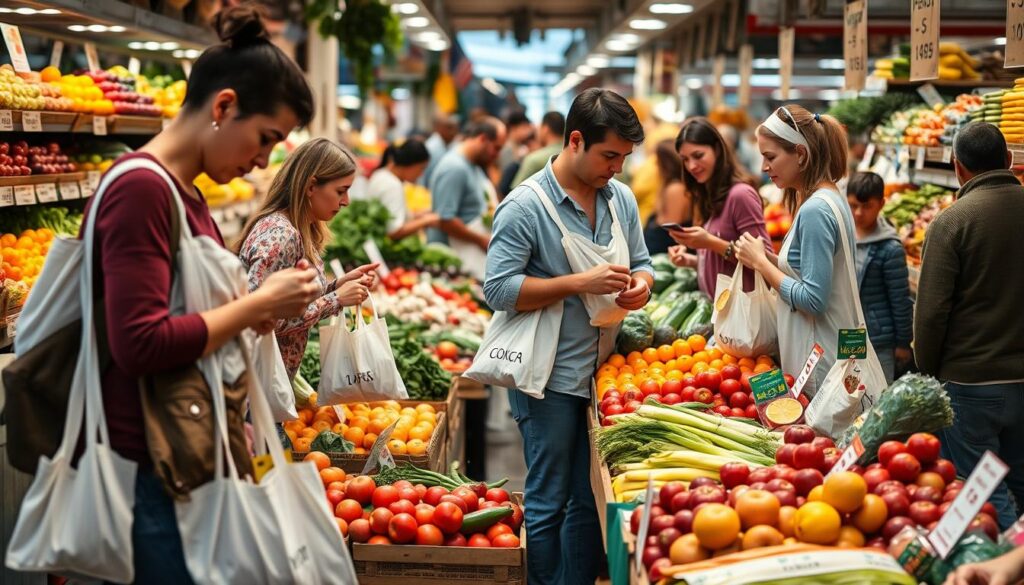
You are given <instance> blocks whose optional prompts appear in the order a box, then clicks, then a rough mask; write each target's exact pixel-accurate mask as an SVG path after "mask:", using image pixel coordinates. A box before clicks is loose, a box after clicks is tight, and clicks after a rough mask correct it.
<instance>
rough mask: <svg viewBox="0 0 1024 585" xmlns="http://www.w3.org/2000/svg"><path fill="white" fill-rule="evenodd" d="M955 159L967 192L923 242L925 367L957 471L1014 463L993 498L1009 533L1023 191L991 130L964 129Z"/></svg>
mask: <svg viewBox="0 0 1024 585" xmlns="http://www.w3.org/2000/svg"><path fill="white" fill-rule="evenodd" d="M953 155H954V158H955V160H954V166H955V168H956V175H957V179H958V180H959V181H960V184H961V188H960V191H959V193H958V194H957V202H956V203H954V204H953V206H952V207H950V208H949V209H947V210H946V211H944V212H943V213H942V214H940V215H939V216H938V217H936V218H935V221H934V222H932V225H931V227H929V228H928V234H927V236H926V238H925V243H924V254H923V260H922V265H921V279H920V282H919V285H918V297H917V307H916V309H915V314H914V340H915V341H914V350H915V355H916V357H917V365H918V367H919V368H920V369H921V371H922V372H924V373H926V374H930V375H932V376H935V377H937V378H939V379H940V380H942V381H943V382H944V383H945V384H946V391H947V392H948V393H949V397H950V401H951V403H952V406H953V413H954V421H953V426H952V427H950V428H948V429H946V430H945V431H944V432H943V433H942V435H943V436H942V443H943V445H942V447H943V451H944V455H946V456H947V457H949V458H950V459H951V460H952V461H953V463H954V464H955V465H956V469H957V472H958V473H959V474H960V475H963V476H966V475H968V474H969V473H970V472H971V470H973V469H974V466H975V465H976V464H977V463H978V460H979V459H980V458H981V456H982V455H983V454H984V453H985V451H992V452H993V453H995V454H997V455H998V456H999V457H1000V458H1001V459H1002V460H1003V461H1005V462H1006V463H1007V464H1008V465H1009V466H1010V474H1009V475H1008V476H1007V477H1006V482H1005V485H1001V486H999V488H998V489H997V491H996V493H995V494H994V495H993V496H992V503H993V504H994V505H995V506H996V508H997V509H998V511H999V518H998V520H999V524H1000V525H1001V526H1002V527H1003V528H1006V527H1007V526H1008V525H1009V524H1011V523H1012V522H1013V521H1014V520H1016V518H1017V517H1018V516H1019V515H1020V513H1021V506H1024V314H1022V308H1021V298H1022V295H1024V233H1022V229H1021V228H1022V220H1024V187H1022V186H1021V184H1020V182H1018V181H1017V179H1016V178H1015V177H1014V175H1013V173H1012V172H1010V171H1009V170H1008V169H1009V167H1010V165H1011V161H1012V157H1011V155H1010V153H1009V152H1008V151H1007V149H1006V140H1005V139H1004V138H1003V135H1002V134H1001V133H1000V131H999V129H998V128H996V127H995V126H993V125H992V124H987V123H982V122H975V123H971V124H968V125H967V126H966V127H965V128H963V129H962V130H960V132H959V133H958V134H957V136H956V140H955V141H954V143H953ZM1007 487H1009V491H1011V492H1012V493H1013V495H1014V498H1015V499H1016V501H1017V510H1014V506H1013V504H1012V503H1011V502H1010V500H1009V498H1008V495H1007Z"/></svg>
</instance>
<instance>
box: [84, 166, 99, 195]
mask: <svg viewBox="0 0 1024 585" xmlns="http://www.w3.org/2000/svg"><path fill="white" fill-rule="evenodd" d="M102 176H103V173H101V172H100V171H89V172H88V173H87V174H86V178H87V179H88V180H89V186H90V187H92V190H93V191H96V189H98V188H99V186H100V177H102Z"/></svg>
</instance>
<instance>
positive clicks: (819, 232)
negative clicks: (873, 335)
mask: <svg viewBox="0 0 1024 585" xmlns="http://www.w3.org/2000/svg"><path fill="white" fill-rule="evenodd" d="M757 144H758V148H759V149H760V151H761V154H762V155H764V166H763V170H764V172H766V173H768V176H769V177H770V178H771V180H772V181H773V182H774V183H775V184H776V186H778V187H779V188H781V189H783V191H784V193H785V202H786V205H787V206H788V207H789V209H790V212H792V213H793V214H794V216H795V217H794V220H793V228H792V229H791V230H790V232H789V234H788V235H787V236H786V239H785V242H784V243H783V245H782V249H781V250H780V253H779V256H775V255H773V254H767V253H766V252H765V249H764V244H763V242H761V241H760V240H758V239H755V238H753V237H752V236H750V234H743V235H742V236H741V237H740V239H739V240H738V241H737V242H736V243H735V250H736V257H737V258H738V259H739V261H740V262H742V263H743V264H744V266H747V267H750V268H753V269H754V270H757V271H758V272H760V273H761V275H763V276H764V278H765V280H766V281H767V282H768V283H769V285H771V287H772V288H774V289H775V290H777V291H778V292H779V312H778V314H779V317H778V319H779V321H778V324H779V351H780V353H781V357H782V367H783V370H784V371H786V372H792V373H794V374H795V373H796V372H798V371H800V370H801V369H802V368H803V365H804V362H806V360H807V357H808V355H810V352H811V348H813V347H814V344H815V343H817V344H819V345H820V346H821V347H822V348H824V350H825V353H824V355H823V356H822V357H821V360H820V362H821V363H819V364H818V365H817V367H816V368H815V370H814V375H813V376H812V377H811V379H810V380H809V381H808V383H807V386H805V387H804V391H805V392H809V393H810V396H813V395H814V393H815V391H816V390H817V388H818V386H819V385H820V383H821V382H822V381H823V380H824V378H825V375H826V374H827V373H828V371H829V369H830V368H831V367H832V364H833V363H835V360H836V354H837V351H838V347H837V346H838V338H839V330H840V329H850V328H855V327H858V322H859V319H858V317H857V312H858V311H857V307H858V299H859V297H858V295H859V293H858V291H857V290H856V283H851V281H850V278H849V272H848V270H847V263H850V262H852V261H853V258H854V256H853V254H854V250H855V249H856V242H855V237H856V236H855V235H856V231H854V224H853V216H852V214H851V213H850V208H849V205H848V204H847V202H846V198H845V197H843V196H842V195H840V193H839V189H838V188H837V187H836V181H839V180H840V179H841V178H842V177H843V176H845V175H846V170H847V169H846V158H847V143H846V130H844V129H843V127H842V126H841V125H840V124H839V122H838V121H837V120H836V119H835V118H833V117H831V116H819V115H818V114H812V113H811V112H808V111H807V110H806V109H804V108H802V107H800V106H795V105H791V106H784V107H781V108H779V109H778V110H776V111H775V112H774V113H773V114H772V115H771V116H769V117H768V119H767V120H765V121H764V123H763V124H761V126H759V127H758V128H757ZM840 222H842V227H843V228H844V229H840ZM851 284H852V285H851Z"/></svg>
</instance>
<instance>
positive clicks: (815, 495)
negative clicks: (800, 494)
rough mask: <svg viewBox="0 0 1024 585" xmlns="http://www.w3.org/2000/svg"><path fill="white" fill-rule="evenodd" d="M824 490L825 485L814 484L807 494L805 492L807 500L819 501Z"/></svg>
mask: <svg viewBox="0 0 1024 585" xmlns="http://www.w3.org/2000/svg"><path fill="white" fill-rule="evenodd" d="M824 491H825V487H824V486H820V485H816V486H814V488H813V489H811V492H810V493H809V494H807V501H808V502H820V501H821V499H822V494H823V493H824Z"/></svg>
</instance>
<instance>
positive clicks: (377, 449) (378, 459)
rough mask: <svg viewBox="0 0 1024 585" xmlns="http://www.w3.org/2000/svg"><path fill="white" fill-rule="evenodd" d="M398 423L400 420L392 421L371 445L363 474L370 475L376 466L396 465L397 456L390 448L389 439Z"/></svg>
mask: <svg viewBox="0 0 1024 585" xmlns="http://www.w3.org/2000/svg"><path fill="white" fill-rule="evenodd" d="M396 425H398V421H395V422H393V423H391V426H389V427H388V428H386V429H384V430H383V431H381V432H380V436H378V437H377V440H376V441H374V442H373V446H372V447H370V454H369V455H368V456H367V457H366V465H365V466H363V472H362V474H361V475H369V474H370V472H371V471H373V470H374V468H376V469H378V470H383V469H387V468H391V467H394V466H395V458H394V457H392V455H391V451H389V450H388V441H389V440H390V439H391V433H393V432H394V431H395V426H396Z"/></svg>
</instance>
